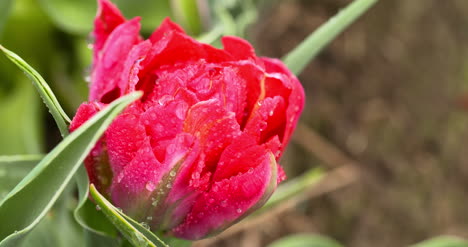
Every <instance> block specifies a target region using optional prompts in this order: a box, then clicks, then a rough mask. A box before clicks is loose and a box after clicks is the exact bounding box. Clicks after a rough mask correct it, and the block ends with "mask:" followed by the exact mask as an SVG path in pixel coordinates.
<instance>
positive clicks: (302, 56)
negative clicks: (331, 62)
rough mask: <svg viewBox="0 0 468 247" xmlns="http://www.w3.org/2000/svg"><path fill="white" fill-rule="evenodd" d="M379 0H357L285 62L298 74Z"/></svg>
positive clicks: (314, 34) (299, 46) (295, 49)
mask: <svg viewBox="0 0 468 247" xmlns="http://www.w3.org/2000/svg"><path fill="white" fill-rule="evenodd" d="M376 2H378V0H355V1H354V2H352V3H351V4H349V5H348V6H347V7H346V8H344V9H343V10H341V11H340V12H339V13H338V14H336V15H335V16H334V17H332V18H331V19H330V20H328V21H327V23H325V24H323V25H322V26H321V27H319V28H318V29H317V30H316V31H315V32H313V33H312V34H310V35H309V36H308V37H307V38H306V39H305V40H304V41H302V43H301V44H299V45H298V46H297V47H296V48H294V49H293V50H292V51H290V52H289V53H288V54H287V55H286V56H285V57H284V58H283V61H284V63H285V64H286V65H287V66H288V68H289V69H291V71H292V72H293V73H294V74H296V75H298V74H300V73H301V72H302V70H303V69H304V68H305V66H306V65H307V64H308V63H309V62H310V61H311V60H312V59H314V57H315V56H316V55H317V54H318V53H319V52H320V51H321V50H322V49H323V48H325V46H326V45H328V44H329V43H330V42H331V41H333V40H334V39H335V38H336V37H337V36H338V35H339V34H340V33H341V32H342V31H343V30H345V29H346V28H347V27H348V26H349V25H351V24H352V23H353V22H354V21H355V20H356V19H357V18H359V17H360V16H361V15H362V14H364V13H365V12H366V11H367V10H368V9H369V8H370V7H372V5H374V4H375V3H376Z"/></svg>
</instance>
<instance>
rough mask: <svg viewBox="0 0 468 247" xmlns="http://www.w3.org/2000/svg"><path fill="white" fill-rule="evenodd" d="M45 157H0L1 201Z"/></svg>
mask: <svg viewBox="0 0 468 247" xmlns="http://www.w3.org/2000/svg"><path fill="white" fill-rule="evenodd" d="M42 157H43V155H35V154H34V155H10V156H0V181H2V182H1V183H0V201H1V200H3V198H4V197H5V196H6V195H7V194H8V192H9V191H10V190H12V189H13V188H14V187H15V185H17V184H18V182H19V181H21V179H23V178H24V177H25V176H26V175H27V174H28V173H29V172H30V171H31V170H32V169H33V168H34V166H35V165H36V164H37V163H39V161H41V158H42Z"/></svg>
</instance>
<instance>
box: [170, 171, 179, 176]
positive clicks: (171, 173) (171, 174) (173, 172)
mask: <svg viewBox="0 0 468 247" xmlns="http://www.w3.org/2000/svg"><path fill="white" fill-rule="evenodd" d="M176 174H177V173H176V172H175V171H171V172H169V175H170V176H171V177H175V175H176Z"/></svg>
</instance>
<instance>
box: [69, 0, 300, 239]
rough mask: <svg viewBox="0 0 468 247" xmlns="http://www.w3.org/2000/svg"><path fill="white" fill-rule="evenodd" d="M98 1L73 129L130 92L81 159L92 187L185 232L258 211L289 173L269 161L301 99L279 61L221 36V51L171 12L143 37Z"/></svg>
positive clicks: (198, 232) (208, 229)
mask: <svg viewBox="0 0 468 247" xmlns="http://www.w3.org/2000/svg"><path fill="white" fill-rule="evenodd" d="M139 29H140V24H139V19H138V18H135V19H132V20H129V21H127V20H125V19H124V18H123V16H122V15H121V13H120V12H119V11H118V9H117V8H116V7H115V6H114V5H112V4H111V3H110V2H109V1H107V0H99V10H98V16H97V18H96V20H95V29H94V32H93V34H94V36H95V45H94V50H93V52H94V63H93V67H92V73H91V85H90V88H91V90H90V98H89V103H84V104H82V105H81V106H80V108H79V109H78V111H77V113H76V116H75V117H74V119H73V122H72V125H71V127H70V128H71V130H74V129H76V128H77V127H79V126H80V125H81V124H82V123H83V122H85V121H87V120H88V119H89V118H90V117H91V116H92V115H93V114H95V113H96V112H98V111H99V110H100V109H102V108H103V107H105V105H106V104H108V103H110V102H111V101H113V100H115V99H117V98H118V97H120V96H122V95H125V94H127V93H129V92H132V91H135V90H141V91H143V93H144V94H143V97H142V98H141V99H140V100H138V101H137V102H135V103H133V104H132V105H130V106H129V107H128V108H127V109H126V110H125V111H124V112H123V113H122V114H120V115H119V116H118V117H117V118H116V119H115V120H114V122H113V123H112V124H111V125H110V127H109V128H108V129H107V131H106V132H105V134H104V136H103V137H102V138H101V140H100V141H99V142H98V144H97V145H96V146H95V147H94V149H93V150H92V152H91V153H90V155H89V157H88V158H87V159H86V161H85V165H86V169H87V171H88V175H89V178H90V182H91V183H93V184H95V185H96V187H97V189H98V190H99V191H100V192H101V193H102V194H104V195H106V196H107V197H108V198H109V199H110V200H111V201H112V203H113V204H114V205H115V206H116V207H119V208H121V209H122V210H123V212H125V213H126V214H128V215H129V216H131V217H132V218H134V219H135V220H137V221H139V222H145V223H146V224H147V225H149V226H150V227H151V229H152V230H155V231H156V230H157V231H163V232H166V233H167V234H169V235H173V236H176V237H180V238H185V239H200V238H203V237H206V236H208V235H211V234H214V233H216V232H219V231H222V230H223V229H225V228H227V227H228V226H230V225H232V224H233V223H235V222H237V221H238V220H240V219H241V218H243V217H245V216H246V215H248V214H249V213H250V212H252V211H254V210H255V209H257V208H259V207H261V206H262V205H263V204H264V203H265V202H266V200H267V199H268V198H269V197H270V196H271V194H272V193H273V191H274V190H275V188H276V187H277V185H278V183H280V182H281V181H282V180H284V179H285V174H284V172H283V170H282V168H281V166H279V165H277V161H278V160H279V159H280V157H281V155H282V153H283V150H284V148H285V146H286V145H287V143H288V142H289V139H290V138H291V134H292V132H293V130H294V128H295V126H296V123H297V121H298V118H299V115H300V112H301V111H302V108H303V105H304V92H303V88H302V86H301V84H300V83H299V81H298V80H297V78H296V77H295V76H294V75H293V74H291V72H290V71H289V70H288V69H287V68H286V67H285V66H284V65H283V64H282V63H281V62H280V61H279V60H276V59H270V58H263V57H257V56H256V54H255V52H254V49H253V48H252V46H251V45H250V44H249V43H248V42H246V41H244V40H242V39H239V38H236V37H224V38H223V40H222V42H223V46H224V49H217V48H214V47H212V46H210V45H207V44H202V43H199V42H197V41H196V40H194V39H192V38H191V37H189V36H187V35H186V34H185V33H184V32H183V30H182V29H181V28H180V27H179V26H178V25H177V24H175V23H173V22H171V21H170V20H169V19H166V20H164V21H163V23H162V24H161V26H160V27H159V28H157V29H156V30H155V31H154V33H153V34H152V35H151V36H150V37H149V39H147V40H144V39H143V38H142V37H141V36H140V35H139Z"/></svg>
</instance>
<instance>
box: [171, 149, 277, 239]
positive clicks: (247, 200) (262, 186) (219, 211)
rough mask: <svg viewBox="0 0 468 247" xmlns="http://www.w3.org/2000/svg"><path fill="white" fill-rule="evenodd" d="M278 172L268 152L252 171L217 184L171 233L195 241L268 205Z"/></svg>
mask: <svg viewBox="0 0 468 247" xmlns="http://www.w3.org/2000/svg"><path fill="white" fill-rule="evenodd" d="M276 171H277V168H276V163H275V160H274V157H273V156H272V155H271V154H269V153H267V154H265V155H263V156H261V157H260V163H259V164H258V165H257V166H256V167H255V168H253V169H252V170H249V171H248V172H246V173H241V174H238V175H236V176H233V177H230V178H227V179H223V180H221V181H218V182H215V183H214V184H213V186H212V187H211V190H210V191H208V192H205V193H203V195H201V196H200V197H199V198H198V199H197V201H196V202H195V204H194V205H193V207H192V210H191V211H190V213H188V215H187V217H186V218H185V220H184V221H183V222H182V224H180V225H179V226H177V227H176V228H174V229H173V230H172V234H174V235H175V236H176V237H181V238H185V239H192V240H195V239H200V238H202V237H205V236H207V235H208V234H213V233H215V232H219V231H222V230H224V229H225V228H227V227H229V226H230V225H232V224H233V223H235V222H236V221H238V220H240V219H241V218H243V217H245V216H246V215H248V214H249V213H250V212H251V211H253V210H255V209H257V208H259V207H261V206H262V205H263V204H264V203H265V202H266V200H267V199H268V198H269V197H270V196H271V194H272V193H273V191H274V189H275V188H276V180H277V178H276V177H277V176H276Z"/></svg>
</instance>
